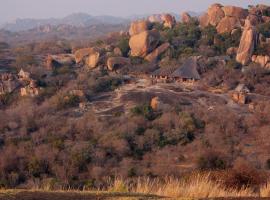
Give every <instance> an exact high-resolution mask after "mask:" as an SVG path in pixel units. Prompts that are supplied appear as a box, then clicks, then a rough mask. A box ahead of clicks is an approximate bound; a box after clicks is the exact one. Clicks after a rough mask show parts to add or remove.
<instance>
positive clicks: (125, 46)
mask: <svg viewBox="0 0 270 200" xmlns="http://www.w3.org/2000/svg"><path fill="white" fill-rule="evenodd" d="M117 46H118V47H119V48H120V49H121V52H122V54H123V56H125V57H127V56H128V52H129V50H130V48H129V38H121V39H120V41H119V42H118V45H117Z"/></svg>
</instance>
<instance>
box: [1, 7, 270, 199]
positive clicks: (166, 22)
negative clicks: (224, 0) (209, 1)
mask: <svg viewBox="0 0 270 200" xmlns="http://www.w3.org/2000/svg"><path fill="white" fill-rule="evenodd" d="M269 27H270V7H268V6H264V5H257V6H250V7H249V8H248V9H243V8H238V7H234V6H225V7H224V6H222V5H219V4H214V5H212V6H210V7H209V9H208V11H207V12H206V14H205V15H203V16H201V17H199V18H195V17H191V16H190V15H189V14H188V13H183V15H182V21H181V22H178V21H176V20H175V18H174V17H173V16H171V15H169V14H164V15H154V16H150V17H149V18H148V19H145V20H139V21H134V22H132V23H131V25H130V29H129V31H128V32H126V31H121V32H115V33H110V34H108V35H107V36H106V37H101V38H99V39H98V40H90V39H89V40H87V41H86V40H78V39H76V40H75V39H74V40H72V41H71V40H68V39H64V38H65V37H64V35H63V37H64V38H61V37H60V38H59V37H55V38H53V37H52V38H50V39H48V40H42V41H33V40H31V39H29V40H26V41H24V43H23V44H22V45H21V44H14V43H12V44H10V43H9V42H8V40H7V41H1V42H0V155H1V156H0V188H5V189H7V188H17V189H29V188H39V189H44V187H45V186H46V187H49V189H50V190H61V189H67V188H72V189H77V190H97V189H100V190H105V191H107V190H109V189H110V187H112V183H115V181H117V180H119V177H120V179H121V180H123V181H122V182H121V183H119V184H120V186H121V187H122V186H123V189H124V191H120V192H135V193H146V194H155V195H159V196H167V195H168V196H169V197H183V196H188V197H217V196H218V197H220V196H228V195H229V194H235V195H234V196H260V195H261V196H265V192H264V191H267V192H266V193H267V195H269V194H268V189H269V187H268V185H267V182H268V175H269V169H270V155H269V147H270V146H269V144H270V143H269V137H268V136H269V131H270V126H269V124H270V104H269V100H270V87H269V85H270V73H269V70H270V49H269V44H270V32H269ZM64 30H66V29H64ZM68 30H70V32H71V34H72V28H71V29H68ZM14 34H15V35H16V33H14ZM18 34H19V33H18ZM67 34H68V33H67ZM15 35H11V36H9V35H8V34H7V35H6V37H15ZM89 37H90V36H89ZM187 63H188V64H190V66H189V65H188V64H187ZM191 67H192V70H189V69H191ZM183 69H185V70H183ZM175 72H178V73H175ZM173 74H177V75H176V76H174V75H173ZM179 74H180V75H179ZM186 74H188V75H186ZM190 74H191V75H190ZM194 74H195V75H194ZM195 172H198V173H199V174H200V175H198V176H203V179H201V177H199V178H198V177H197V178H194V177H193V176H192V174H193V173H195ZM205 173H206V174H208V173H209V175H207V176H206V178H205V176H204V174H205ZM168 177H171V179H169V178H168ZM138 178H142V180H144V181H145V182H143V183H141V182H140V181H138ZM108 180H110V181H108ZM139 180H140V179H139ZM147 181H148V182H147ZM200 181H202V182H203V183H201V182H200ZM116 183H117V182H116ZM140 184H141V185H140ZM196 184H197V185H196ZM200 187H202V188H201V191H202V192H206V193H207V194H204V193H198V192H200V190H199V189H200ZM204 187H207V188H204ZM144 188H145V190H144ZM171 188H173V191H170V189H171ZM265 188H266V189H265ZM264 189H265V190H264ZM195 190H196V191H197V193H196V192H195ZM210 190H211V191H210ZM211 192H213V195H212V193H211ZM193 193H194V195H193ZM195 194H196V195H195ZM267 195H266V196H267Z"/></svg>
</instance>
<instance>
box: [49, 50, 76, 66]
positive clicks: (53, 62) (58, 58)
mask: <svg viewBox="0 0 270 200" xmlns="http://www.w3.org/2000/svg"><path fill="white" fill-rule="evenodd" d="M74 64H75V58H74V56H73V55H72V54H59V55H48V57H47V60H46V65H47V69H55V68H57V67H62V66H72V65H74Z"/></svg>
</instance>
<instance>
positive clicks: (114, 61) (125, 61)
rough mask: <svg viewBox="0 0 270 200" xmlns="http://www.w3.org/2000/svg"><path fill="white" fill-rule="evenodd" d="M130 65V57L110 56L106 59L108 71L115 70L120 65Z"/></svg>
mask: <svg viewBox="0 0 270 200" xmlns="http://www.w3.org/2000/svg"><path fill="white" fill-rule="evenodd" d="M126 65H130V59H129V58H124V57H111V58H108V60H107V67H108V69H109V70H110V71H115V70H117V69H119V68H121V67H124V66H126Z"/></svg>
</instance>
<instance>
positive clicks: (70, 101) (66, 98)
mask: <svg viewBox="0 0 270 200" xmlns="http://www.w3.org/2000/svg"><path fill="white" fill-rule="evenodd" d="M79 103H80V97H79V96H77V95H61V96H59V97H58V99H57V108H58V109H59V110H61V109H66V108H71V107H76V106H78V105H79Z"/></svg>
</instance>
